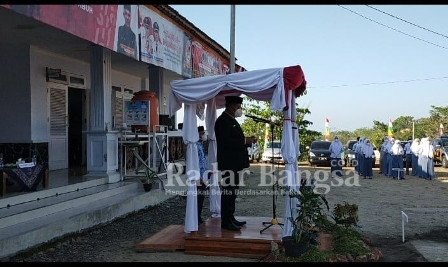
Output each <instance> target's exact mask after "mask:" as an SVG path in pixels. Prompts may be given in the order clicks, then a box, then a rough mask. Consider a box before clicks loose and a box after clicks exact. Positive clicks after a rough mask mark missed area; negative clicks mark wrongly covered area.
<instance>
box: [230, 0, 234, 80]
mask: <svg viewBox="0 0 448 267" xmlns="http://www.w3.org/2000/svg"><path fill="white" fill-rule="evenodd" d="M234 72H235V5H230V73H234Z"/></svg>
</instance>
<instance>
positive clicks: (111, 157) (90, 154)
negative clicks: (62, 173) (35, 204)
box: [0, 5, 242, 183]
mask: <svg viewBox="0 0 448 267" xmlns="http://www.w3.org/2000/svg"><path fill="white" fill-rule="evenodd" d="M0 21H1V25H2V26H1V27H0V32H1V33H2V38H1V39H0V48H1V49H0V61H1V62H2V64H1V65H0V70H1V72H0V82H1V84H2V86H1V88H0V125H2V131H0V153H2V154H3V160H4V162H5V163H15V162H16V160H17V159H19V158H25V159H30V158H31V157H32V156H33V155H36V156H37V158H38V161H39V162H42V163H44V164H45V165H46V166H47V167H48V169H49V170H50V171H52V170H59V169H70V168H81V169H82V170H83V174H89V175H97V176H101V177H104V176H106V177H108V178H109V182H111V183H112V182H117V181H119V180H120V173H119V172H118V169H119V168H118V165H119V146H118V140H119V136H120V129H122V127H123V124H124V123H125V122H126V118H125V116H124V115H125V114H124V112H125V101H128V100H130V99H131V98H132V97H133V95H134V93H136V92H139V91H141V90H147V91H152V92H154V93H155V95H156V97H157V98H158V101H159V109H158V113H159V114H160V115H168V114H169V112H168V111H169V110H168V103H169V101H168V99H169V93H170V91H169V90H170V82H171V81H172V80H178V79H188V78H194V77H203V76H209V75H219V74H226V73H228V72H229V62H230V53H229V52H228V51H227V50H225V49H224V48H223V47H222V46H221V45H219V44H218V43H216V42H215V41H214V40H212V39H211V38H209V37H208V36H207V35H206V34H204V33H203V32H202V31H201V30H200V29H198V28H196V27H195V26H194V25H193V24H191V23H190V22H189V21H188V20H186V19H185V18H184V17H182V16H181V15H180V14H179V13H178V12H177V11H175V10H174V9H172V8H170V7H169V6H168V5H0ZM241 69H242V68H241V67H239V66H238V65H237V66H236V70H235V71H239V70H241ZM171 119H172V121H174V123H173V124H174V125H177V122H176V118H171ZM50 179H51V177H50Z"/></svg>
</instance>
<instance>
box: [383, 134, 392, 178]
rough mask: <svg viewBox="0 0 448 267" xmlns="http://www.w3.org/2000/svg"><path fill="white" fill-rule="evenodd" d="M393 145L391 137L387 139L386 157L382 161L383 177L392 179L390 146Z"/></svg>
mask: <svg viewBox="0 0 448 267" xmlns="http://www.w3.org/2000/svg"><path fill="white" fill-rule="evenodd" d="M394 143H395V139H394V138H393V137H391V138H389V142H388V143H387V144H386V151H387V153H386V157H385V158H384V160H385V161H386V163H385V169H384V175H386V176H389V177H392V150H391V148H392V146H393V145H394Z"/></svg>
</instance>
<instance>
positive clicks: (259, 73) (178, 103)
mask: <svg viewBox="0 0 448 267" xmlns="http://www.w3.org/2000/svg"><path fill="white" fill-rule="evenodd" d="M284 87H285V86H284V82H283V68H273V69H264V70H254V71H250V72H249V71H246V72H237V73H232V74H228V75H215V76H207V77H201V78H194V79H189V80H175V81H171V97H170V115H171V116H172V115H174V114H175V113H176V111H177V110H179V109H180V108H182V103H184V104H196V103H202V102H206V101H208V100H209V99H211V98H215V97H216V107H217V108H222V107H224V104H225V96H224V94H219V93H220V92H224V91H229V92H228V93H227V94H226V95H232V94H234V95H235V94H236V95H240V94H245V95H247V96H249V97H251V98H253V99H255V100H259V101H270V102H271V109H272V110H275V111H280V110H282V109H283V107H285V106H286V100H285V90H284Z"/></svg>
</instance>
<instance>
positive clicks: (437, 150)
mask: <svg viewBox="0 0 448 267" xmlns="http://www.w3.org/2000/svg"><path fill="white" fill-rule="evenodd" d="M432 145H433V146H434V164H441V165H442V167H443V168H448V136H446V135H443V136H440V137H438V138H435V139H434V141H433V142H432Z"/></svg>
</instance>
